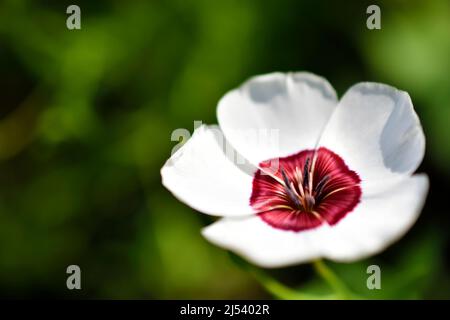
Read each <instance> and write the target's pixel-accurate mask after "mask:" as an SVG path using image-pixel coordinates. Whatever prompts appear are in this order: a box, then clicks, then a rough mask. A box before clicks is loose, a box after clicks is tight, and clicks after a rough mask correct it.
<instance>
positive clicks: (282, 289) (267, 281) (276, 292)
mask: <svg viewBox="0 0 450 320" xmlns="http://www.w3.org/2000/svg"><path fill="white" fill-rule="evenodd" d="M249 271H250V273H251V274H252V275H253V276H254V277H255V278H256V279H257V280H258V282H259V283H261V285H262V286H263V287H264V289H266V290H267V291H268V292H270V293H271V294H272V295H273V296H275V297H276V298H278V299H284V300H316V299H324V298H325V299H327V298H328V297H322V296H316V295H310V294H305V293H301V292H298V291H296V290H294V289H291V288H289V287H287V286H285V285H284V284H282V283H281V282H279V281H277V280H275V279H274V278H272V277H270V276H269V275H267V274H266V273H265V272H263V271H261V270H259V269H256V268H251V269H249Z"/></svg>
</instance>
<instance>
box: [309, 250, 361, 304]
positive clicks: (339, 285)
mask: <svg viewBox="0 0 450 320" xmlns="http://www.w3.org/2000/svg"><path fill="white" fill-rule="evenodd" d="M313 267H314V270H315V271H316V272H317V274H318V275H319V276H321V277H322V279H324V280H325V281H326V282H327V283H328V284H329V285H330V287H331V288H332V289H333V290H334V291H335V292H336V294H338V295H339V297H340V298H341V299H344V300H345V299H350V298H352V297H353V296H354V295H353V293H352V292H351V291H350V290H349V289H348V287H347V286H346V285H345V283H344V282H342V280H341V279H340V278H339V277H338V276H337V275H336V274H335V273H334V272H333V271H332V270H331V269H330V268H328V267H327V265H326V264H325V263H324V262H323V261H322V260H320V259H319V260H315V261H314V262H313Z"/></svg>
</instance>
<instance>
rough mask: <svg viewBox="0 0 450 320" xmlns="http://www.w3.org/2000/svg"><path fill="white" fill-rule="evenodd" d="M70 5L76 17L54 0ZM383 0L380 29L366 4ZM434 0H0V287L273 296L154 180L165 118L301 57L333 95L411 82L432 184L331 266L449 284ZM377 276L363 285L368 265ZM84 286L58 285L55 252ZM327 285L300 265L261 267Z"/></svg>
mask: <svg viewBox="0 0 450 320" xmlns="http://www.w3.org/2000/svg"><path fill="white" fill-rule="evenodd" d="M70 4H77V5H79V6H80V7H81V26H82V29H81V30H73V31H70V30H68V29H67V28H66V19H67V17H68V15H67V14H66V8H67V6H68V5H70ZM369 4H378V5H380V7H381V26H382V29H381V30H373V31H371V30H368V29H367V28H366V19H367V17H368V15H367V14H366V8H367V6H368V5H369ZM449 57H450V2H449V1H447V0H442V1H406V0H404V1H398V0H397V1H385V2H380V1H370V2H366V1H345V2H344V1H342V2H339V1H300V0H276V1H275V0H274V1H258V0H250V1H244V0H240V1H237V0H224V1H221V0H215V1H211V0H195V1H184V0H152V1H118V0H117V1H106V0H102V1H56V0H55V1H43V0H41V1H38V0H35V1H24V0H1V1H0V297H27V298H29V297H49V298H51V297H65V298H125V299H128V298H176V299H178V298H271V295H270V294H269V293H267V292H266V291H265V290H264V289H263V285H264V283H263V285H262V284H261V283H260V281H257V280H256V279H255V278H254V277H253V276H252V275H250V274H248V273H247V271H245V270H243V269H242V268H241V267H239V265H237V264H236V263H234V262H233V259H230V256H229V255H228V253H227V252H225V251H223V250H221V249H219V248H216V247H214V246H212V245H210V244H209V243H208V242H206V241H205V240H204V239H202V237H201V236H200V233H199V231H200V229H201V227H202V226H205V225H207V224H208V223H210V222H211V221H212V219H211V218H209V217H207V216H204V215H202V214H199V213H196V212H195V211H193V210H192V209H190V208H189V207H187V206H185V205H183V204H182V203H180V202H179V201H177V200H176V199H175V198H174V197H173V196H172V195H171V194H170V193H169V192H168V191H167V190H165V189H164V188H163V187H162V186H161V178H160V174H159V169H160V168H161V166H162V165H163V163H164V162H165V160H166V159H167V158H168V157H169V156H170V152H171V149H172V148H173V147H174V146H175V145H176V144H177V142H173V141H171V139H170V136H171V133H172V131H173V130H174V129H177V128H186V129H188V130H189V131H191V132H192V130H193V127H194V123H193V122H194V120H201V121H203V122H204V123H216V118H215V107H216V103H217V101H218V100H219V98H220V97H221V96H222V95H223V94H224V93H225V92H226V91H227V90H230V89H231V88H233V87H236V86H238V85H239V84H240V83H241V82H243V81H244V80H245V79H247V78H248V77H250V76H252V75H256V74H261V73H267V72H272V71H291V70H307V71H311V72H314V73H317V74H319V75H322V76H324V77H326V78H327V79H328V80H329V81H330V82H331V83H332V84H333V85H334V86H335V88H336V90H337V92H338V94H339V95H342V94H343V93H344V91H345V90H346V89H347V88H348V87H349V86H351V85H352V84H354V83H356V82H360V81H377V82H384V83H388V84H391V85H393V86H396V87H398V88H401V89H403V90H406V91H408V92H409V93H410V95H411V97H412V100H413V102H414V104H415V107H416V110H417V112H418V114H419V116H420V118H421V120H422V123H423V126H424V130H425V134H426V137H427V154H426V158H425V161H424V163H423V164H422V166H421V168H420V170H419V171H424V172H427V173H428V174H429V176H430V179H431V190H430V193H429V196H428V200H427V203H426V206H425V209H424V211H423V213H422V215H421V217H420V219H419V220H418V222H417V224H416V225H415V226H414V228H413V229H412V230H411V232H409V233H408V234H407V235H406V236H405V237H404V238H403V239H402V240H401V241H399V242H398V243H397V244H395V245H393V246H392V247H390V248H389V249H388V250H387V251H386V252H384V253H383V254H381V255H379V256H377V257H374V258H372V259H369V260H366V261H361V262H358V263H353V264H348V265H346V264H332V263H330V266H331V267H332V268H333V269H334V270H335V271H336V272H337V273H338V274H339V275H340V276H341V277H342V278H343V279H344V280H345V281H346V282H347V283H348V285H349V286H350V287H351V288H352V289H353V290H355V291H357V292H359V293H360V294H361V295H363V296H365V297H368V298H402V299H403V298H450V264H449V262H450V254H449V251H450V250H449V248H450V247H449V244H450V241H449V236H448V230H449V227H450V219H449V201H448V195H447V193H448V190H449V186H450V165H449V162H450V140H449V138H450V90H449V89H450V62H449ZM372 263H376V264H378V265H379V266H380V267H381V270H382V290H379V291H377V290H375V291H369V290H367V288H366V279H367V274H366V268H367V266H368V265H369V264H372ZM71 264H77V265H79V266H80V267H81V270H82V290H81V291H77V290H73V291H69V290H67V288H66V277H67V274H66V268H67V266H68V265H71ZM269 274H270V275H272V276H273V277H274V278H276V279H278V280H280V281H282V282H283V283H285V284H287V285H289V286H292V287H303V290H304V291H305V292H326V291H327V290H328V289H327V287H326V286H325V285H324V284H323V283H322V282H321V281H319V280H317V279H316V278H315V277H314V274H313V272H312V270H311V268H310V266H308V265H302V266H297V267H291V268H284V269H279V270H272V271H270V272H269Z"/></svg>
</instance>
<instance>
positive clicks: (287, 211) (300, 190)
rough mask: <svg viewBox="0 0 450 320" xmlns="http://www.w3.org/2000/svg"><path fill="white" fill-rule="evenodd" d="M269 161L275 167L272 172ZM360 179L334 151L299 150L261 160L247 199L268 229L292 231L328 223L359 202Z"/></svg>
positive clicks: (321, 149)
mask: <svg viewBox="0 0 450 320" xmlns="http://www.w3.org/2000/svg"><path fill="white" fill-rule="evenodd" d="M277 161H278V162H277ZM274 163H276V164H277V168H278V170H276V172H274V173H273V172H271V171H274V170H271V169H270V167H273V166H274ZM360 182H361V179H360V178H359V176H358V174H356V173H355V172H354V171H352V170H350V169H349V168H348V166H347V165H346V164H345V162H344V160H342V158H341V157H339V156H338V155H337V154H335V153H334V152H332V151H330V150H328V149H326V148H319V149H317V150H304V151H301V152H299V153H296V154H294V155H291V156H288V157H284V158H278V159H270V160H267V161H263V162H261V163H260V169H258V171H257V172H256V173H255V176H254V178H253V190H252V195H251V197H250V204H251V206H252V207H253V208H254V209H255V210H257V212H258V215H259V216H260V217H261V219H263V220H264V221H265V222H266V223H268V224H269V225H271V226H272V227H274V228H278V229H283V230H291V231H296V232H298V231H302V230H308V229H312V228H316V227H318V226H320V225H322V224H323V223H326V224H329V225H334V224H336V223H337V222H338V221H339V220H341V219H342V218H343V217H345V215H346V214H347V213H349V212H351V211H352V210H353V209H354V208H355V207H356V205H357V204H358V203H359V201H360V198H361V187H360Z"/></svg>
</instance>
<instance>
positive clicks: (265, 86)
mask: <svg viewBox="0 0 450 320" xmlns="http://www.w3.org/2000/svg"><path fill="white" fill-rule="evenodd" d="M336 105H337V97H336V93H335V91H334V89H333V87H332V86H331V85H330V84H329V83H328V81H326V80H325V79H324V78H322V77H319V76H316V75H314V74H311V73H307V72H297V73H287V74H284V73H271V74H267V75H263V76H256V77H253V78H251V79H250V80H248V81H247V82H245V83H244V84H243V85H242V86H241V87H239V88H238V89H235V90H232V91H231V92H229V93H227V94H226V95H225V96H224V97H223V98H222V99H221V100H220V102H219V105H218V108H217V118H218V121H219V125H220V127H221V129H222V130H223V132H224V134H225V137H226V138H227V140H228V141H230V143H231V144H232V145H233V146H234V147H235V148H236V150H237V151H238V152H240V153H241V154H242V155H243V156H244V157H246V158H247V159H248V160H250V161H251V162H252V163H254V164H258V163H260V162H261V161H263V160H267V159H271V158H276V157H282V156H287V155H290V154H292V153H296V152H298V151H299V150H302V149H307V148H314V147H315V146H316V144H317V142H318V138H319V136H320V133H321V131H322V130H323V128H324V126H325V124H326V123H327V121H328V119H329V117H330V115H331V113H332V111H333V109H334V108H335V106H336Z"/></svg>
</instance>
